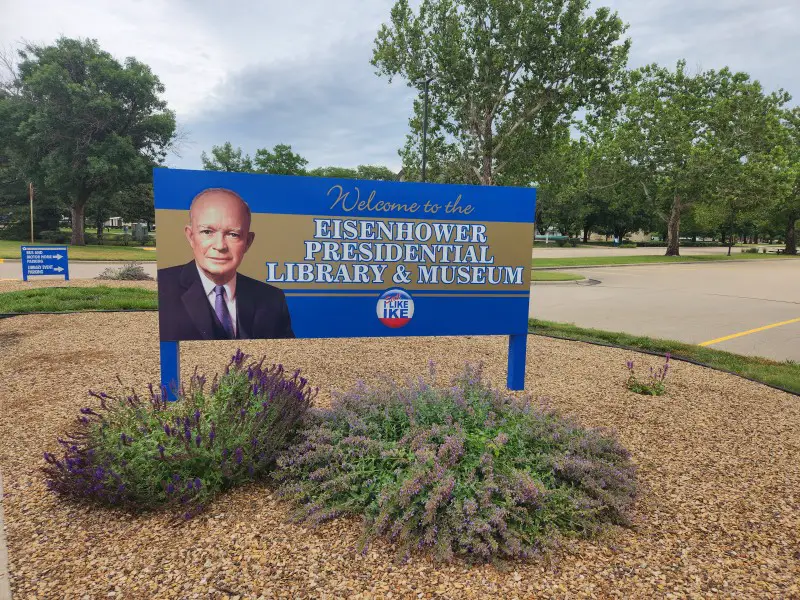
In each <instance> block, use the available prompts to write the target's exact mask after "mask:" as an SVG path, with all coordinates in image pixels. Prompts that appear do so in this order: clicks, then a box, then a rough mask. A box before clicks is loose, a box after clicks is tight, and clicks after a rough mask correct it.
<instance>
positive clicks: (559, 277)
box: [531, 271, 586, 281]
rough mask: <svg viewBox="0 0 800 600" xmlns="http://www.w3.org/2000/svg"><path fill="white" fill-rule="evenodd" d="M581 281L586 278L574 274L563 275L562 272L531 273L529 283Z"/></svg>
mask: <svg viewBox="0 0 800 600" xmlns="http://www.w3.org/2000/svg"><path fill="white" fill-rule="evenodd" d="M582 279H586V277H584V276H583V275H577V274H576V273H565V272H564V271H532V272H531V281H581V280H582Z"/></svg>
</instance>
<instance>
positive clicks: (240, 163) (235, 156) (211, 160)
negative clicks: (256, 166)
mask: <svg viewBox="0 0 800 600" xmlns="http://www.w3.org/2000/svg"><path fill="white" fill-rule="evenodd" d="M200 160H201V161H202V162H203V168H204V169H205V170H206V171H228V172H234V173H250V172H252V171H253V160H252V159H251V158H250V155H249V154H245V155H244V156H242V149H241V148H236V149H234V147H233V144H231V143H230V142H225V143H224V144H222V145H221V146H212V147H211V156H209V155H208V154H206V153H205V151H203V153H202V154H201V155H200Z"/></svg>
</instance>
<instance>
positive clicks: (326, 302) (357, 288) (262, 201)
mask: <svg viewBox="0 0 800 600" xmlns="http://www.w3.org/2000/svg"><path fill="white" fill-rule="evenodd" d="M153 174H154V196H155V209H156V222H157V223H158V219H159V216H158V215H159V211H162V212H163V214H164V215H167V214H168V213H169V212H170V211H188V208H189V206H190V204H191V201H192V199H193V198H194V197H195V196H197V195H198V194H200V193H201V192H203V191H205V190H208V189H220V188H224V189H227V190H232V191H233V192H235V193H236V194H237V195H239V196H240V197H241V198H243V199H245V201H246V202H247V204H248V206H249V208H250V210H251V211H252V213H253V216H254V218H255V216H256V215H258V214H259V213H263V214H267V215H273V216H274V217H275V220H278V219H280V218H283V219H284V221H282V222H288V221H286V217H282V216H284V215H286V216H291V217H292V218H296V217H297V216H306V217H308V218H309V219H312V218H316V220H320V219H319V218H322V220H327V219H328V218H330V220H331V221H337V220H338V221H340V223H341V222H342V219H349V220H356V221H358V220H366V219H378V220H380V219H386V220H392V219H394V220H400V219H405V220H409V219H410V220H417V221H419V220H423V221H430V222H441V221H446V222H450V223H456V224H457V223H459V222H460V223H464V225H456V226H457V227H467V226H468V225H467V224H468V223H472V224H474V223H487V224H489V225H491V226H492V227H495V226H497V225H499V226H515V227H518V226H519V224H526V225H530V226H531V228H532V225H533V222H534V216H535V205H536V190H535V189H534V188H521V187H499V186H498V187H494V186H471V185H445V184H429V183H415V182H391V181H365V180H353V179H336V178H323V177H296V176H281V175H263V174H258V175H255V174H247V173H226V172H217V171H191V170H180V169H160V168H159V169H154V172H153ZM456 199H457V200H456ZM459 202H460V203H461V204H460V205H459ZM429 205H432V206H440V205H441V206H442V207H448V208H449V207H451V205H452V210H441V211H440V212H439V213H438V214H436V215H435V216H433V215H431V214H429V211H428V210H427V208H428V206H429ZM465 205H468V206H469V211H468V212H467V211H465V210H464V207H465ZM395 206H396V207H398V208H397V209H394V208H387V207H395ZM415 206H418V208H417V209H416V212H415V210H414V209H413V208H410V207H415ZM437 210H438V209H437ZM412 213H413V214H412ZM445 213H446V214H445ZM309 222H310V221H309ZM515 224H516V225H515ZM158 230H159V244H158V247H159V249H160V250H161V252H162V253H163V252H164V251H165V250H164V248H165V247H167V246H165V244H169V243H172V239H173V235H172V233H171V230H170V232H165V230H164V229H163V227H162V225H160V224H159V225H158ZM176 231H177V230H176ZM260 231H261V230H257V236H258V235H261V236H262V237H263V234H262V233H260ZM317 231H322V230H320V229H317ZM514 231H515V232H518V231H519V230H518V229H515V230H514ZM496 235H500V236H501V239H502V238H503V235H504V234H496ZM517 235H518V233H514V238H513V239H517ZM315 237H316V234H315ZM174 239H175V240H176V242H175V243H176V244H185V243H186V242H185V240H184V239H183V234H182V233H181V235H175V236H174ZM298 239H299V240H300V244H303V243H304V242H303V241H302V240H303V239H309V238H303V237H299V238H298ZM339 239H353V238H339ZM365 239H373V238H365ZM490 239H495V240H496V239H497V238H496V237H495V238H492V236H490ZM509 239H510V238H509ZM520 239H521V238H520ZM532 241H533V233H532V229H531V235H530V240H526V243H530V244H531V245H532ZM305 243H310V242H308V241H306V242H305ZM483 243H486V242H483ZM176 247H177V246H176ZM517 247H518V246H517ZM530 247H531V246H528V248H530ZM251 252H252V251H251ZM259 256H263V257H264V258H262V260H264V259H265V260H267V261H279V260H280V259H278V258H275V257H273V256H271V255H270V253H269V252H266V253H263V254H259ZM159 260H160V257H159ZM283 260H289V259H283ZM326 260H327V259H326ZM333 260H336V259H333ZM343 260H348V259H343ZM407 260H408V259H407ZM529 261H530V252H529V251H528V254H527V259H526V261H525V263H524V264H523V266H522V268H524V269H527V270H528V273H526V275H525V277H526V278H527V276H528V274H529V272H530V271H529V270H530V262H529ZM181 262H186V259H183V260H182V261H181ZM521 263H522V260H521V259H520V260H519V262H515V263H514V264H515V265H519V264H521ZM266 264H267V268H268V269H269V270H268V271H267V273H268V274H267V275H266V278H264V276H263V275H261V274H259V275H251V276H252V277H258V278H259V279H260V280H261V281H265V282H266V283H268V284H270V283H271V284H272V285H276V284H275V283H274V282H289V283H288V284H287V283H280V284H278V285H279V286H280V287H282V288H283V291H284V293H285V296H286V301H287V303H288V307H289V312H290V313H291V315H292V327H293V328H294V333H295V334H296V336H297V337H300V338H315V337H316V338H324V337H395V336H397V337H401V336H402V337H407V336H427V335H504V334H505V335H508V336H509V346H508V378H507V385H508V388H509V389H511V390H522V389H524V380H525V359H526V350H527V330H528V307H529V301H530V286H520V285H519V279H517V280H516V283H513V284H510V285H507V286H505V287H503V286H500V289H498V290H494V289H490V288H488V287H487V286H485V285H484V286H481V285H480V284H481V283H489V282H486V281H484V282H480V281H477V280H476V281H474V282H472V285H466V286H449V287H447V288H445V289H442V288H441V287H438V286H432V285H431V286H421V285H420V284H419V281H417V282H412V283H416V284H417V286H416V287H415V288H413V289H411V288H407V286H406V285H404V284H408V283H409V282H408V281H398V280H397V279H394V280H392V279H391V278H388V277H387V279H386V280H384V283H385V284H386V286H385V288H384V289H383V290H380V291H377V290H375V289H374V286H373V287H368V286H362V285H359V284H358V283H350V282H348V281H345V282H341V283H337V284H334V285H330V284H329V285H326V286H320V285H319V281H318V280H317V281H316V282H312V285H306V286H304V285H302V284H300V282H301V281H302V280H299V279H296V280H294V281H292V280H291V279H288V277H289V275H288V272H289V270H288V265H289V264H298V263H288V262H287V263H280V262H267V263H266ZM283 264H285V265H287V267H286V272H287V275H286V277H287V279H271V278H270V277H272V276H274V275H275V273H276V271H277V269H278V268H280V267H279V265H280V266H282V265H283ZM484 264H488V263H484ZM504 264H510V263H504ZM177 265H178V262H177V261H171V260H170V262H167V263H165V264H164V267H171V266H177ZM263 265H264V263H263V262H262V263H261V267H262V268H263ZM271 265H275V266H274V267H273V266H271ZM486 268H487V269H488V267H486ZM492 268H494V267H492ZM498 268H499V267H498ZM516 268H517V269H519V268H520V267H519V266H517V267H516ZM161 269H162V265H161V264H159V271H161ZM478 270H480V267H479V268H478ZM483 273H485V271H484V272H483ZM483 277H484V279H486V276H485V274H484V275H483ZM517 277H518V275H517ZM525 281H527V279H525ZM313 283H317V285H314V284H313ZM443 283H444V282H443ZM448 283H449V282H448ZM490 283H492V284H494V283H495V282H494V281H492V282H490ZM321 287H323V289H321ZM388 288H395V289H397V288H399V290H400V291H401V292H402V293H408V294H410V295H411V297H412V298H413V301H412V306H413V305H414V303H415V304H416V308H414V312H413V319H410V320H409V321H408V323H406V324H403V326H402V327H400V328H397V329H390V328H388V327H386V323H383V322H382V320H380V321H379V318H376V316H375V310H376V308H375V307H376V304H378V303H379V302H380V299H381V297H382V296H381V294H382V293H384V294H385V293H387V290H388ZM522 288H524V289H522ZM161 302H162V300H161V298H159V303H160V305H161ZM164 314H165V315H167V317H165V318H168V313H164ZM387 314H388V313H387ZM295 315H301V316H302V317H301V318H299V319H295V318H294V317H295ZM367 316H369V318H366V317H367ZM476 317H478V318H476ZM343 323H346V324H347V325H346V331H345V330H344V329H343V325H342V324H343ZM186 339H199V338H189V337H186V338H183V337H181V338H180V339H174V338H170V337H167V338H166V339H165V338H164V337H163V336H162V337H161V340H160V357H161V383H162V386H163V387H164V388H165V391H166V393H167V395H168V397H170V398H171V399H175V395H174V393H175V390H176V389H177V387H178V384H179V381H180V376H179V374H180V362H179V358H180V356H179V354H180V345H179V344H180V340H186Z"/></svg>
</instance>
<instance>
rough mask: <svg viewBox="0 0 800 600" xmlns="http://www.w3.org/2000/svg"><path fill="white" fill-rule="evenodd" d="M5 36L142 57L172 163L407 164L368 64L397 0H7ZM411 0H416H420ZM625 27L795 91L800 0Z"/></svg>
mask: <svg viewBox="0 0 800 600" xmlns="http://www.w3.org/2000/svg"><path fill="white" fill-rule="evenodd" d="M0 2H2V4H3V8H2V15H3V17H2V19H0V45H2V46H5V47H8V46H9V45H11V44H13V43H15V42H17V41H19V40H20V39H26V40H30V41H34V42H42V43H49V42H52V41H53V40H54V39H55V38H56V37H58V36H59V35H66V36H69V37H90V38H96V39H97V40H98V41H99V42H100V44H101V46H102V47H103V48H104V49H106V50H108V51H109V52H111V53H112V54H113V55H115V56H116V57H118V58H124V57H125V56H136V57H137V58H138V59H140V60H142V61H143V62H146V63H147V64H149V65H150V66H151V67H152V68H153V70H154V71H155V72H156V73H157V74H158V76H159V77H160V78H161V80H162V81H163V83H164V84H165V86H166V88H167V93H166V97H167V100H168V102H169V105H170V107H171V108H173V109H174V110H175V111H176V112H177V114H178V120H179V123H180V124H181V126H182V127H183V128H185V129H186V130H187V131H188V132H189V134H190V139H191V142H192V143H191V144H188V145H187V146H186V147H185V148H184V152H183V155H182V158H174V159H172V160H171V161H170V162H171V163H172V164H174V165H176V166H182V167H187V168H199V167H200V153H201V151H202V150H204V149H205V150H208V149H210V147H211V145H212V144H219V143H222V142H224V141H226V140H230V141H231V142H232V143H234V145H240V146H242V147H243V148H245V149H246V150H247V151H249V152H253V151H254V150H255V148H257V147H264V146H272V145H274V144H276V143H279V142H284V143H289V144H292V146H293V147H294V148H295V150H296V151H299V152H300V153H301V154H303V155H304V156H306V157H307V158H309V160H310V161H311V164H312V166H318V165H321V164H341V165H348V166H354V165H356V164H360V163H384V164H388V165H389V166H390V167H394V168H399V164H398V163H399V159H398V157H397V148H398V147H400V146H401V145H402V144H403V141H404V136H405V131H406V128H407V119H408V116H409V115H410V110H411V95H410V92H409V90H407V89H406V88H405V87H403V85H402V84H401V83H399V82H398V83H396V84H394V85H391V86H390V85H388V84H387V83H386V81H385V80H382V79H380V78H378V77H376V76H375V75H374V74H373V69H372V67H371V66H370V65H369V59H370V57H371V54H372V42H373V40H374V38H375V33H376V31H377V29H378V27H379V25H380V23H381V22H383V21H385V20H386V19H388V17H389V10H390V8H391V6H392V3H393V0H337V1H336V2H333V1H331V0H302V1H295V2H286V1H282V2H281V1H277V0H261V1H256V0H249V1H245V0H230V1H229V2H226V3H222V2H217V1H215V0H194V1H193V0H132V1H127V2H125V1H119V2H108V0H72V1H69V2H65V1H63V0H26V1H25V2H14V1H13V0H0ZM412 4H413V3H412ZM593 4H594V6H600V5H603V4H610V5H612V8H613V9H615V10H617V11H619V13H620V16H621V17H622V19H623V20H624V21H626V22H628V23H629V24H630V30H629V32H628V35H630V37H631V38H632V39H633V48H632V51H631V64H632V65H633V66H639V65H642V64H645V63H649V62H659V63H662V64H666V65H674V64H675V62H676V61H677V60H678V59H680V58H685V59H686V60H687V62H688V64H689V65H690V67H695V66H699V67H701V68H703V69H710V68H714V69H718V68H721V67H723V66H725V65H728V66H730V67H731V68H732V69H733V70H742V71H746V72H748V73H750V75H751V76H752V77H754V78H757V79H759V80H760V81H761V82H762V84H764V86H765V87H766V89H768V90H774V89H777V88H778V87H783V88H784V89H787V90H788V91H790V92H792V91H794V92H795V93H796V94H798V95H800V75H799V74H798V73H799V71H798V69H797V67H796V65H797V64H798V63H800V44H797V43H796V32H797V31H800V2H798V0H759V2H752V0H747V1H745V0H724V1H723V2H720V1H719V0H601V1H600V2H594V3H593Z"/></svg>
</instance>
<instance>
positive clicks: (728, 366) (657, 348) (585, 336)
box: [528, 319, 800, 394]
mask: <svg viewBox="0 0 800 600" xmlns="http://www.w3.org/2000/svg"><path fill="white" fill-rule="evenodd" d="M528 331H529V332H530V333H534V334H539V335H546V336H550V337H561V338H572V339H577V340H583V341H586V342H600V343H605V344H613V345H615V346H625V347H628V348H632V349H637V350H646V351H649V352H658V353H661V354H666V353H667V352H669V353H671V354H672V356H674V357H675V358H687V359H689V360H694V361H697V362H700V363H703V364H705V365H708V366H710V367H715V368H718V369H724V370H726V371H730V372H732V373H736V374H737V375H742V376H743V377H749V378H750V379H754V380H756V381H760V382H762V383H767V384H770V385H775V386H778V387H781V388H783V389H786V390H789V391H791V392H793V393H795V394H800V364H798V363H795V362H792V361H786V362H777V361H773V360H769V359H766V358H758V357H753V356H742V355H740V354H732V353H730V352H723V351H721V350H713V349H711V348H704V347H701V346H695V345H693V344H686V343H684V342H676V341H673V340H659V339H655V338H650V337H645V336H636V335H630V334H627V333H617V332H613V331H602V330H600V329H585V328H583V327H577V326H575V325H572V324H568V323H554V322H552V321H540V320H538V319H530V320H529V321H528ZM622 368H624V365H622Z"/></svg>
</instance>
